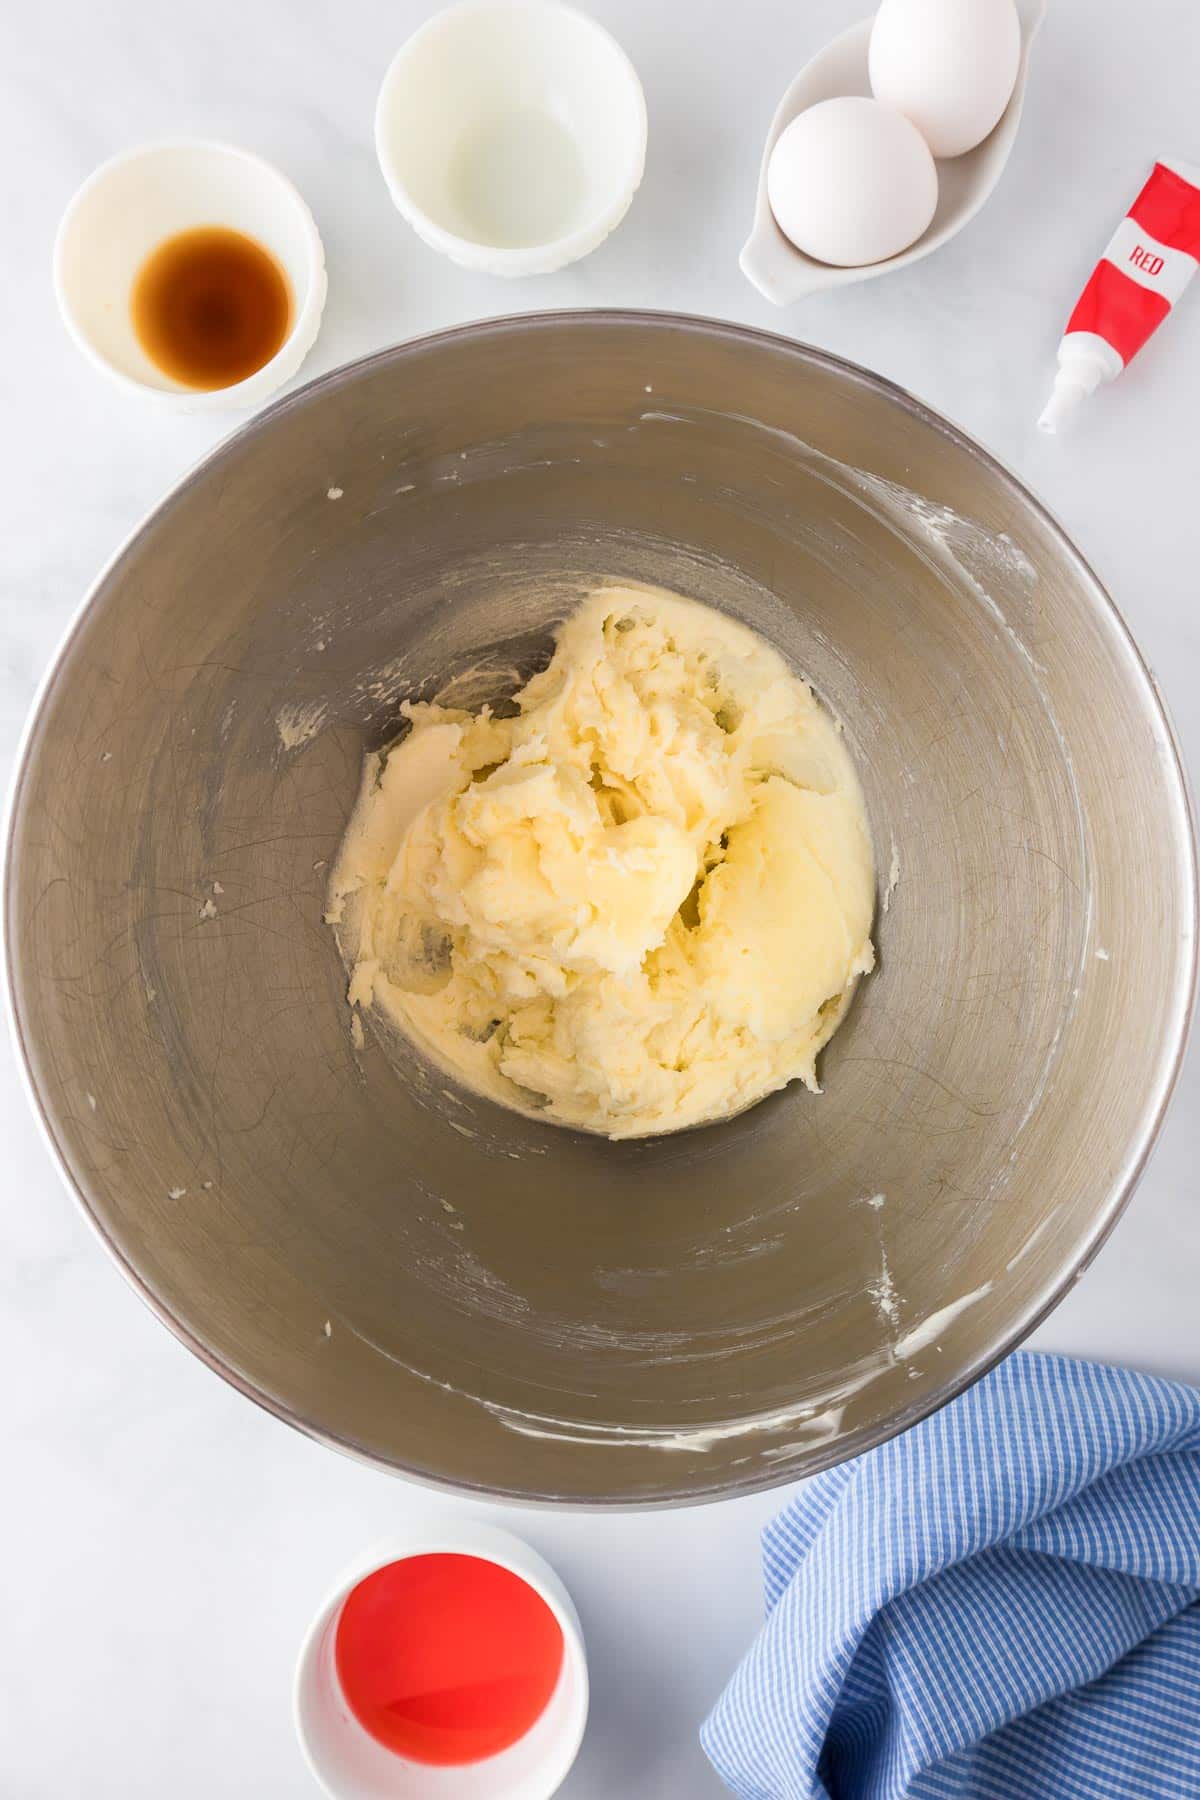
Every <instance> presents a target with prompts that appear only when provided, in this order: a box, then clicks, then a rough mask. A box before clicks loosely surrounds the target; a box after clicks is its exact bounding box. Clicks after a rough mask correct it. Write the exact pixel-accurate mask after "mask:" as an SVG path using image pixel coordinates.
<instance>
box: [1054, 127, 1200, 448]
mask: <svg viewBox="0 0 1200 1800" xmlns="http://www.w3.org/2000/svg"><path fill="white" fill-rule="evenodd" d="M1198 264H1200V169H1197V168H1192V167H1190V166H1189V165H1188V164H1187V163H1178V162H1171V163H1162V162H1160V163H1155V165H1154V168H1153V169H1152V170H1151V172H1150V178H1149V180H1148V181H1147V183H1146V185H1145V187H1144V188H1143V189H1142V191H1141V193H1140V194H1139V195H1138V197H1137V199H1136V200H1135V201H1134V203H1133V205H1132V206H1131V207H1130V209H1129V212H1128V214H1127V216H1126V217H1125V218H1123V219H1122V220H1121V223H1120V224H1119V225H1118V226H1117V229H1116V230H1115V231H1114V232H1113V235H1112V238H1111V240H1110V242H1109V245H1108V248H1107V249H1106V250H1105V252H1104V255H1103V256H1102V257H1101V259H1100V261H1099V262H1098V263H1097V264H1096V267H1095V268H1094V269H1093V270H1092V274H1091V278H1090V280H1089V281H1088V284H1087V286H1086V287H1085V288H1084V290H1083V292H1082V294H1081V295H1080V296H1079V301H1078V304H1077V305H1076V307H1075V311H1074V312H1073V313H1072V314H1071V317H1070V318H1069V319H1068V321H1067V331H1066V336H1065V337H1064V338H1063V341H1062V343H1061V344H1060V345H1059V348H1058V374H1057V375H1056V376H1055V378H1054V391H1053V393H1052V394H1051V396H1050V399H1049V401H1048V402H1047V405H1046V410H1045V412H1044V413H1043V414H1042V416H1041V418H1040V419H1039V420H1038V424H1039V426H1040V427H1041V429H1042V430H1043V431H1057V430H1058V428H1059V426H1060V425H1061V424H1062V422H1063V420H1064V419H1065V418H1066V417H1067V415H1068V414H1069V413H1071V412H1073V411H1074V409H1075V407H1076V406H1078V404H1079V402H1080V401H1081V400H1083V399H1086V397H1087V396H1088V395H1089V394H1092V393H1095V391H1096V389H1097V388H1098V387H1099V386H1100V383H1101V382H1102V381H1111V380H1112V379H1113V377H1114V376H1115V375H1119V374H1120V373H1121V370H1122V369H1123V368H1124V367H1125V365H1126V363H1127V362H1129V361H1130V360H1131V358H1133V357H1134V356H1136V355H1137V352H1138V351H1139V350H1140V349H1141V347H1142V345H1143V344H1144V343H1145V342H1146V339H1147V338H1148V337H1149V336H1150V335H1151V333H1152V332H1154V331H1155V330H1157V328H1158V327H1159V326H1160V325H1161V324H1162V322H1163V320H1164V319H1165V318H1166V316H1167V314H1168V313H1169V312H1170V310H1171V308H1172V307H1173V306H1174V304H1175V302H1176V301H1177V300H1178V298H1179V296H1180V294H1182V292H1183V290H1184V288H1185V287H1186V286H1187V284H1188V282H1189V281H1190V280H1191V279H1192V276H1193V275H1194V274H1195V273H1196V269H1197V266H1198Z"/></svg>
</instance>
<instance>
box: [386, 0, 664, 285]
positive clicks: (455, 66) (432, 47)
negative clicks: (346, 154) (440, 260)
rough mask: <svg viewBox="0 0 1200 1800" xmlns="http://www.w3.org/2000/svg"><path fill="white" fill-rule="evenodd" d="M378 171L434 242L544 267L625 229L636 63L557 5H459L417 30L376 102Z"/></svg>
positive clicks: (476, 259) (509, 270) (634, 146)
mask: <svg viewBox="0 0 1200 1800" xmlns="http://www.w3.org/2000/svg"><path fill="white" fill-rule="evenodd" d="M375 148H376V151H377V153H378V156H379V166H380V168H381V169H382V170H383V174H384V178H385V179H386V181H387V184H388V187H389V188H390V190H391V195H392V199H393V200H394V201H395V202H396V205H397V206H398V207H399V209H400V211H401V212H402V213H403V215H404V217H405V218H406V219H407V220H408V222H409V224H410V225H411V226H412V227H413V229H414V231H416V232H417V234H418V235H419V236H420V237H422V238H423V239H424V240H425V242H426V243H427V244H429V245H430V246H431V248H433V249H434V250H439V251H441V253H442V254H443V255H444V256H448V257H449V258H450V259H451V261H452V262H456V263H459V264H461V265H462V267H463V268H467V269H479V270H483V271H484V272H485V273H487V274H490V275H546V274H549V273H550V272H551V271H552V270H554V269H561V268H563V267H564V266H565V265H566V264H567V263H570V262H575V261H577V260H578V258H579V257H581V256H587V255H588V254H589V252H591V251H592V250H594V249H596V247H597V245H599V244H601V243H603V241H604V239H605V238H606V237H607V236H608V234H609V232H610V231H612V230H613V229H614V227H615V226H617V225H619V224H620V222H621V220H622V219H623V218H624V216H625V214H626V212H627V211H628V210H629V204H630V201H631V200H632V199H633V196H634V194H635V193H636V192H637V188H638V184H639V183H640V181H641V179H642V171H643V168H644V167H645V161H646V101H645V96H644V95H643V93H642V84H641V82H640V81H639V80H638V77H637V71H636V70H635V69H634V66H633V64H632V63H631V62H630V60H629V58H628V57H627V56H626V54H625V52H624V51H623V50H622V49H621V47H620V45H619V44H618V43H617V42H616V40H615V39H614V38H612V37H610V35H609V33H608V32H607V31H605V29H604V27H603V26H602V25H598V24H597V23H596V21H595V20H594V19H591V18H589V17H588V16H587V14H586V13H581V12H576V10H575V9H574V7H571V6H563V5H562V4H560V0H464V3H463V4H461V5H458V6H451V7H449V8H448V9H447V10H446V11H445V12H442V13H438V14H437V15H436V16H435V17H434V18H432V19H430V20H429V22H428V23H427V24H426V25H423V26H422V27H421V29H420V30H419V31H417V32H416V33H414V35H413V36H412V37H411V38H409V40H408V42H407V43H406V44H404V45H403V47H402V48H401V49H400V51H399V52H398V53H397V55H396V56H395V58H394V59H393V61H392V64H391V67H390V68H389V69H388V72H387V74H386V75H385V76H384V80H383V86H382V88H381V89H380V92H379V102H378V105H377V107H376V110H375Z"/></svg>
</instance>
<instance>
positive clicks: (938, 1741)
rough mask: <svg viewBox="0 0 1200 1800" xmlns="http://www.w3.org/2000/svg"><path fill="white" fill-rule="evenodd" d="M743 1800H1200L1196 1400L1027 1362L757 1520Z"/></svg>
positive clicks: (731, 1735)
mask: <svg viewBox="0 0 1200 1800" xmlns="http://www.w3.org/2000/svg"><path fill="white" fill-rule="evenodd" d="M763 1560H764V1565H765V1577H766V1601H767V1621H766V1624H765V1626H764V1627H763V1630H762V1632H761V1634H760V1636H759V1638H758V1640H757V1642H756V1643H755V1644H754V1645H753V1647H752V1648H751V1650H750V1651H749V1653H748V1655H747V1656H746V1657H745V1659H744V1661H743V1662H742V1664H741V1667H740V1668H739V1669H738V1671H737V1673H736V1674H735V1675H734V1677H733V1680H732V1681H731V1682H730V1684H729V1686H728V1688H727V1689H726V1690H725V1693H724V1694H723V1695H722V1697H721V1699H720V1701H719V1703H718V1705H717V1707H716V1709H715V1711H714V1712H713V1714H712V1716H711V1717H710V1718H709V1719H708V1721H707V1722H706V1724H705V1726H704V1730H703V1734H702V1735H703V1743H704V1748H705V1750H706V1751H707V1752H708V1755H709V1757H710V1758H711V1759H712V1762H713V1764H714V1765H715V1767H716V1769H717V1771H718V1773H719V1774H720V1775H721V1776H722V1778H723V1779H724V1781H725V1782H726V1784H727V1785H728V1786H729V1787H730V1788H732V1790H733V1792H734V1793H735V1794H740V1795H742V1796H744V1800H810V1796H812V1797H816V1800H900V1797H901V1796H905V1797H906V1800H1175V1797H1176V1796H1178V1797H1179V1800H1183V1797H1184V1796H1187V1800H1196V1797H1197V1796H1200V1393H1197V1392H1196V1391H1195V1390H1194V1389H1192V1388H1188V1387H1183V1386H1180V1385H1179V1384H1178V1383H1176V1382H1171V1381H1159V1380H1156V1379H1154V1378H1153V1377H1151V1376H1148V1375H1136V1374H1134V1373H1133V1372H1132V1371H1130V1370H1126V1369H1112V1368H1106V1367H1104V1366H1103V1365H1101V1364H1098V1363H1085V1362H1073V1361H1071V1360H1069V1359H1068V1358H1066V1357H1060V1356H1033V1355H1026V1354H1019V1355H1016V1356H1011V1357H1009V1359H1008V1361H1007V1362H1004V1363H1002V1364H1001V1365H1000V1367H999V1368H997V1369H995V1370H993V1372H992V1373H991V1374H990V1375H988V1376H987V1377H985V1379H984V1380H983V1381H981V1382H979V1383H978V1385H977V1386H975V1387H973V1388H972V1389H971V1390H970V1391H969V1392H968V1393H966V1394H963V1395H961V1396H960V1398H959V1399H957V1400H955V1401H954V1402H952V1404H951V1405H949V1406H947V1407H946V1408H944V1410H943V1411H941V1412H939V1413H936V1414H935V1415H934V1416H933V1417H932V1418H930V1419H926V1420H924V1421H923V1423H921V1424H920V1425H917V1426H914V1428H913V1429H912V1430H911V1431H908V1432H906V1433H905V1434H904V1435H903V1436H902V1437H898V1438H896V1439H894V1440H893V1441H892V1442H891V1443H890V1444H882V1445H881V1446H880V1447H879V1449H877V1450H872V1451H870V1452H869V1453H868V1454H867V1455H865V1456H860V1457H858V1458H857V1459H856V1460H855V1461H853V1462H850V1463H845V1464H843V1465H842V1467H841V1468H838V1469H830V1470H828V1471H827V1472H826V1473H825V1474H823V1475H817V1476H815V1477H814V1478H813V1479H812V1480H811V1481H809V1482H807V1483H805V1485H804V1486H803V1487H802V1488H801V1489H800V1490H799V1492H798V1493H797V1494H796V1496H795V1498H794V1499H793V1500H792V1501H791V1502H790V1503H789V1504H788V1506H787V1507H786V1508H785V1509H784V1511H783V1512H782V1513H780V1515H779V1516H778V1518H776V1519H775V1520H774V1521H773V1522H772V1523H771V1524H770V1525H769V1526H768V1527H767V1529H766V1532H765V1534H764V1540H763Z"/></svg>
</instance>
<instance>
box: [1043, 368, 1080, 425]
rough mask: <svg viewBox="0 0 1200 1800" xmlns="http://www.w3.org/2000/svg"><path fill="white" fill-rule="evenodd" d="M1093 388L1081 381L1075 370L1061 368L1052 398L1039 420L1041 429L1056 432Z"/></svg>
mask: <svg viewBox="0 0 1200 1800" xmlns="http://www.w3.org/2000/svg"><path fill="white" fill-rule="evenodd" d="M1091 392H1092V389H1091V388H1090V387H1088V386H1087V385H1086V383H1084V382H1082V381H1079V380H1078V379H1077V378H1076V376H1075V374H1074V371H1073V370H1070V369H1060V370H1059V371H1058V374H1057V375H1056V376H1055V378H1054V387H1053V390H1052V391H1051V394H1050V398H1049V399H1048V400H1047V402H1046V405H1045V407H1044V409H1043V411H1042V416H1041V418H1040V419H1039V420H1038V430H1039V431H1049V432H1056V431H1058V430H1059V428H1060V427H1061V426H1062V425H1063V423H1064V422H1065V421H1066V420H1067V419H1069V418H1070V416H1071V414H1072V413H1073V412H1074V411H1075V408H1076V407H1077V406H1078V405H1079V402H1080V401H1081V400H1086V399H1087V397H1088V395H1089V394H1090V393H1091Z"/></svg>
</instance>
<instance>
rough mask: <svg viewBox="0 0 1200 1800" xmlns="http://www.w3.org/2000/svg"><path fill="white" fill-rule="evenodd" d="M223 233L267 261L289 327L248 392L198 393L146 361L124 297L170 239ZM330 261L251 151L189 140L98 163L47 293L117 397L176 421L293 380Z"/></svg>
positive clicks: (291, 196)
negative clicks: (282, 291)
mask: <svg viewBox="0 0 1200 1800" xmlns="http://www.w3.org/2000/svg"><path fill="white" fill-rule="evenodd" d="M204 225H225V226H228V227H229V228H231V229H232V230H234V231H240V232H242V233H244V234H245V236H246V237H250V238H253V239H255V241H256V242H257V243H259V244H261V245H262V246H263V248H264V249H265V250H268V251H269V252H270V254H271V255H272V256H273V257H274V258H275V260H276V261H277V262H278V263H279V264H280V265H281V266H282V268H283V269H284V270H285V271H286V273H287V277H288V280H289V282H290V283H291V289H292V326H291V330H290V331H289V333H288V335H287V337H286V339H285V340H284V342H283V343H282V344H281V345H280V347H279V350H278V351H277V352H276V354H275V355H274V356H273V357H272V358H271V360H270V362H268V363H264V364H263V366H262V368H261V369H257V370H255V372H254V374H253V375H250V376H248V377H247V378H246V380H245V381H238V382H234V383H233V384H232V385H231V386H229V387H223V388H211V389H196V388H189V387H186V386H184V384H183V383H182V382H178V381H174V380H172V378H171V377H170V376H169V375H166V374H164V373H163V371H162V370H161V369H160V368H158V367H157V366H156V364H155V363H154V362H152V361H151V359H150V357H149V356H148V355H147V354H146V352H145V350H143V348H142V346H141V344H140V343H139V341H138V338H137V335H136V333H135V332H134V329H133V320H132V317H131V315H130V307H129V300H130V293H131V290H132V288H133V284H134V281H135V279H136V277H137V274H138V272H139V270H140V269H141V267H142V265H143V263H144V262H145V260H146V258H147V257H148V256H149V255H150V252H151V251H152V250H155V249H157V247H158V246H159V245H160V244H161V243H163V242H164V241H165V240H166V239H168V238H171V237H174V236H175V235H176V233H177V232H181V231H188V230H191V229H192V228H194V227H197V226H204ZM325 288H326V280H325V252H324V250H323V248H322V245H321V239H320V235H319V233H318V231H317V227H316V225H315V223H314V221H313V216H312V214H311V212H310V211H309V210H308V207H307V206H306V205H305V203H304V201H303V200H302V199H301V197H300V195H299V194H298V193H297V191H296V189H295V188H294V187H293V186H292V184H291V182H290V181H289V180H288V179H287V177H286V176H285V175H281V174H280V172H279V170H278V169H274V168H272V167H271V164H270V163H268V162H264V161H263V159H262V158H261V157H260V156H254V155H252V154H251V152H250V151H248V150H239V149H236V148H235V147H234V146H233V145H230V144H213V143H205V142H200V141H189V140H184V141H180V142H172V143H163V144H145V145H142V146H140V147H138V148H136V149H133V150H125V151H122V152H121V154H120V155H118V156H114V157H113V158H112V159H111V161H109V162H106V163H103V164H101V166H100V168H98V169H97V170H96V171H95V173H94V174H92V175H90V176H89V177H88V179H87V180H86V181H85V182H84V184H83V186H82V187H81V188H80V189H79V191H78V193H77V194H76V195H75V197H74V199H73V200H72V201H71V203H70V205H69V206H68V207H67V210H66V212H65V213H64V214H63V220H62V224H61V225H60V226H59V228H58V237H57V238H56V240H55V244H54V292H55V295H56V298H57V300H58V305H59V310H60V311H61V313H62V316H63V320H64V322H65V324H66V327H67V330H68V331H69V332H70V333H71V336H72V337H73V338H74V339H75V342H76V343H77V344H78V345H79V348H80V349H81V350H82V351H83V353H84V355H85V356H87V357H89V358H90V359H91V361H92V362H94V363H95V364H96V366H97V367H98V368H101V369H103V370H104V373H105V374H106V375H111V376H112V378H113V380H114V381H117V382H119V383H120V384H121V386H122V387H126V388H131V389H133V390H134V391H136V392H137V393H140V394H145V395H148V396H149V397H150V398H151V399H153V400H157V401H159V402H160V403H162V404H165V405H167V406H169V407H171V408H173V409H175V410H177V411H183V412H221V411H227V410H230V409H234V408H240V407H249V406H258V405H260V404H261V403H262V402H263V401H264V400H265V399H266V398H267V396H268V395H269V394H273V393H274V391H275V389H276V388H277V387H280V386H281V385H282V384H283V383H284V382H285V381H287V380H288V379H289V377H291V376H292V375H294V374H295V373H296V370H297V369H298V368H299V367H300V364H301V363H302V362H303V361H304V358H305V357H306V356H307V355H308V352H309V351H310V350H311V348H312V346H313V342H314V340H315V338H316V335H317V330H318V328H319V326H320V323H321V313H322V311H323V309H324V306H325Z"/></svg>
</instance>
